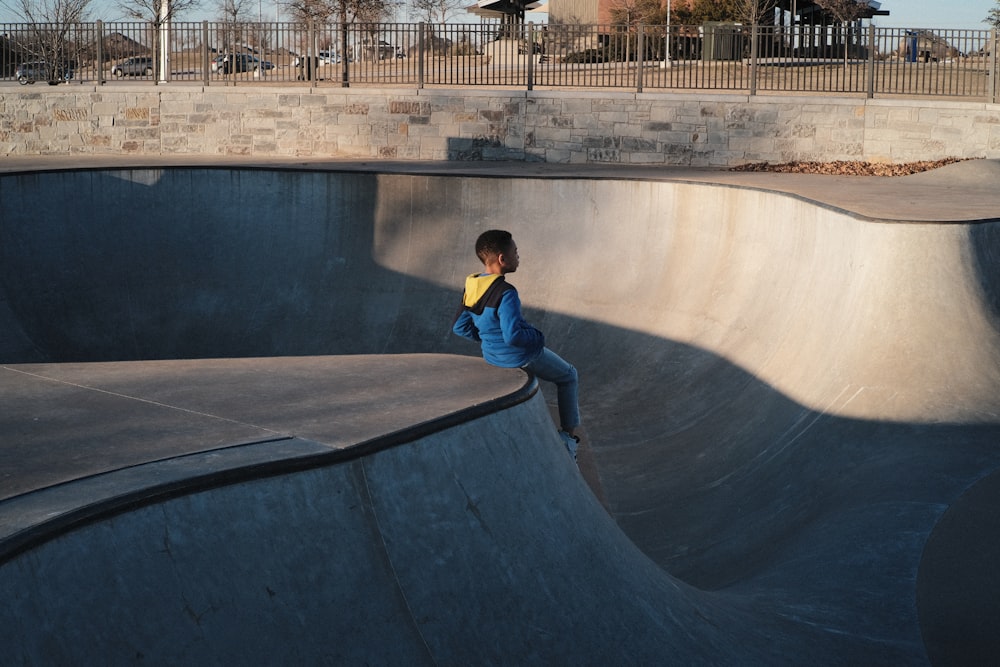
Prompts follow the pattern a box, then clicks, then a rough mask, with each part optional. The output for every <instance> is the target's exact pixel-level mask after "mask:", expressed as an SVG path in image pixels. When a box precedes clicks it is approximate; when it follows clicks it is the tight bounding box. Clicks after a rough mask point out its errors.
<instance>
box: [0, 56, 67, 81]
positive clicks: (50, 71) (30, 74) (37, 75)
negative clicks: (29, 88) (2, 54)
mask: <svg viewBox="0 0 1000 667" xmlns="http://www.w3.org/2000/svg"><path fill="white" fill-rule="evenodd" d="M14 78H15V79H17V82H18V83H20V84H21V85H22V86H24V85H26V84H29V83H34V82H36V81H48V82H49V84H51V85H53V86H54V85H56V84H57V83H59V82H60V81H69V80H70V79H72V78H73V66H72V65H71V64H69V63H61V64H59V65H49V64H48V63H46V62H44V61H41V60H39V61H36V62H28V63H21V64H20V65H18V66H17V69H15V70H14Z"/></svg>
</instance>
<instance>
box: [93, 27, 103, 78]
mask: <svg viewBox="0 0 1000 667" xmlns="http://www.w3.org/2000/svg"><path fill="white" fill-rule="evenodd" d="M95 27H96V29H97V63H96V65H97V85H98V86H103V85H104V21H100V20H99V21H97V23H96V24H95Z"/></svg>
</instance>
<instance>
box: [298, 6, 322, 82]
mask: <svg viewBox="0 0 1000 667" xmlns="http://www.w3.org/2000/svg"><path fill="white" fill-rule="evenodd" d="M306 40H307V41H308V43H309V47H308V48H307V49H306V51H308V55H307V60H305V61H303V63H302V64H303V65H305V66H306V73H307V74H306V78H307V79H308V80H309V85H310V86H312V87H313V88H315V87H316V80H317V79H319V72H317V71H316V70H317V69H318V68H319V50H318V49H317V48H316V23H315V22H314V21H313V19H309V27H308V28H307V29H306Z"/></svg>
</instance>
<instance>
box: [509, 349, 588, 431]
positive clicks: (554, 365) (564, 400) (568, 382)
mask: <svg viewBox="0 0 1000 667" xmlns="http://www.w3.org/2000/svg"><path fill="white" fill-rule="evenodd" d="M523 368H524V370H526V371H528V372H529V373H531V374H533V375H534V376H535V377H537V378H538V379H539V380H545V381H546V382H552V383H554V384H555V385H556V396H557V398H558V400H559V422H560V428H562V430H564V431H569V430H571V429H574V428H576V427H577V426H579V425H580V405H579V402H578V394H579V385H578V382H577V376H576V369H575V368H573V365H572V364H570V363H567V362H566V361H564V360H563V359H562V357H560V356H559V355H558V354H556V353H555V352H553V351H552V350H550V349H549V348H547V347H545V348H542V353H541V354H540V355H538V356H537V357H535V359H534V360H533V361H531V362H530V363H529V364H528V365H527V366H523Z"/></svg>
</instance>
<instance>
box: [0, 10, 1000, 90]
mask: <svg viewBox="0 0 1000 667" xmlns="http://www.w3.org/2000/svg"><path fill="white" fill-rule="evenodd" d="M0 35H2V37H0V77H3V78H7V79H14V78H17V79H19V80H21V81H22V82H23V83H30V82H33V81H49V80H51V81H60V80H66V81H70V82H74V83H92V84H103V83H105V82H108V81H113V80H121V81H126V80H132V81H135V80H139V81H154V82H193V83H200V84H203V85H212V86H214V85H245V84H248V83H252V84H254V85H268V84H298V85H309V86H331V85H332V86H365V85H374V86H395V85H399V86H416V87H425V86H479V87H518V88H525V89H529V90H530V89H536V88H539V89H555V88H577V89H579V88H611V89H624V90H635V91H644V90H645V91H649V90H664V91H684V90H715V91H734V92H741V93H749V94H751V95H756V94H765V93H783V92H788V93H813V94H824V93H836V94H847V95H854V94H856V95H865V96H868V97H875V96H948V97H958V98H963V99H969V100H985V101H990V102H995V101H996V99H997V94H998V87H997V83H996V80H997V76H996V72H997V61H996V51H997V50H996V48H994V47H995V45H996V40H997V35H996V33H995V32H994V31H988V30H931V29H902V28H877V27H874V26H867V27H859V26H855V25H851V26H811V25H795V26H753V27H750V26H740V25H735V24H705V25H701V26H683V25H681V26H677V25H672V26H670V27H669V28H668V27H667V26H662V25H660V26H632V27H624V26H616V25H533V24H530V23H529V24H523V25H505V24H504V25H501V24H448V25H430V24H421V23H417V24H410V23H378V24H346V25H345V24H323V25H318V24H317V25H302V24H295V23H222V22H220V23H210V22H201V23H172V24H171V25H169V26H161V27H158V26H155V25H152V24H143V23H103V22H97V23H81V24H69V25H57V24H0Z"/></svg>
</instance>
